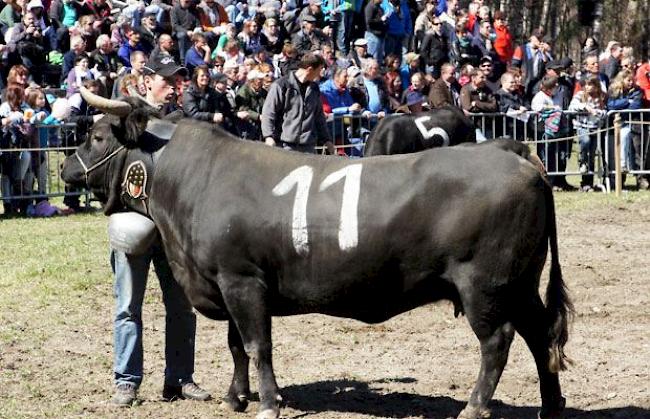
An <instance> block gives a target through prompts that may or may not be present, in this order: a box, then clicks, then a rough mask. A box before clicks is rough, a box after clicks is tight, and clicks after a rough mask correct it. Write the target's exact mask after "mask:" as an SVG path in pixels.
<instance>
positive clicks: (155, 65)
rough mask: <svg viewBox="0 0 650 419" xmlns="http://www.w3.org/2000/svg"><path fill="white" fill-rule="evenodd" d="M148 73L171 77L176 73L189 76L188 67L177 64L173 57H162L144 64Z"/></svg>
mask: <svg viewBox="0 0 650 419" xmlns="http://www.w3.org/2000/svg"><path fill="white" fill-rule="evenodd" d="M144 70H145V72H146V74H158V75H159V76H161V77H171V76H174V75H176V74H178V75H179V76H183V77H187V75H188V71H187V68H185V67H183V66H180V65H178V64H176V62H175V61H174V58H172V57H165V56H163V57H160V58H158V59H157V60H149V61H148V62H147V64H146V65H145V66H144Z"/></svg>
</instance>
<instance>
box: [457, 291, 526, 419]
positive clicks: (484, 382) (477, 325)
mask: <svg viewBox="0 0 650 419" xmlns="http://www.w3.org/2000/svg"><path fill="white" fill-rule="evenodd" d="M472 283H473V284H472V286H470V287H468V288H467V289H466V290H465V291H464V292H463V291H460V296H461V300H462V302H463V307H464V308H465V314H466V315H467V320H468V321H469V324H470V326H471V327H472V330H473V331H474V333H475V334H476V337H477V338H478V339H479V342H480V346H481V369H480V371H479V374H478V379H477V381H476V384H475V385H474V389H473V390H472V394H471V396H470V399H469V402H468V403H467V406H466V407H465V409H463V411H462V412H461V413H460V414H459V415H458V418H459V419H461V418H462V419H478V418H489V417H490V410H489V409H488V403H489V402H490V400H491V399H492V396H493V395H494V391H495V390H496V387H497V384H498V383H499V379H500V378H501V374H502V373H503V369H504V368H505V366H506V362H507V361H508V352H509V350H510V344H511V343H512V339H513V337H514V333H515V330H514V327H513V326H512V324H510V323H508V322H507V321H506V320H505V317H506V316H505V311H506V310H507V306H506V305H505V299H504V298H503V295H502V294H501V293H499V292H498V291H497V293H496V294H495V290H494V289H492V290H485V291H484V290H481V289H480V285H479V284H489V283H491V281H477V280H475V281H472Z"/></svg>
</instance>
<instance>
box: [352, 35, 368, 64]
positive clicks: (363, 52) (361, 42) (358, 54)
mask: <svg viewBox="0 0 650 419" xmlns="http://www.w3.org/2000/svg"><path fill="white" fill-rule="evenodd" d="M353 46H354V48H353V49H352V51H350V54H348V59H349V60H350V61H351V62H352V65H355V66H357V67H359V68H361V67H363V62H364V61H365V60H367V59H368V58H372V56H371V55H370V54H368V41H367V40H365V39H364V38H359V39H357V40H355V41H354V44H353Z"/></svg>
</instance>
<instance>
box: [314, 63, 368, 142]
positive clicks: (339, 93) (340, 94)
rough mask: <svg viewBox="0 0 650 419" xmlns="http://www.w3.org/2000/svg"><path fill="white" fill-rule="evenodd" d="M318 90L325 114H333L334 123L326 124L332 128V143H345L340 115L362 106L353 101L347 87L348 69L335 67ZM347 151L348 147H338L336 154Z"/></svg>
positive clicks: (352, 111)
mask: <svg viewBox="0 0 650 419" xmlns="http://www.w3.org/2000/svg"><path fill="white" fill-rule="evenodd" d="M320 92H321V99H322V102H323V111H324V112H325V115H326V116H329V115H334V123H333V124H328V127H329V129H331V130H332V138H334V145H335V146H341V145H344V144H346V143H347V137H348V135H347V130H346V129H345V126H344V125H343V119H342V118H341V116H343V115H350V114H358V113H359V112H361V111H363V107H362V106H361V105H360V104H359V103H358V102H355V101H354V99H353V98H352V94H351V93H350V89H348V70H347V69H346V68H341V67H337V68H336V70H335V71H334V75H333V76H332V78H331V79H328V80H326V81H325V82H323V83H322V84H321V85H320ZM347 151H348V149H346V150H341V149H339V153H338V154H346V152H347Z"/></svg>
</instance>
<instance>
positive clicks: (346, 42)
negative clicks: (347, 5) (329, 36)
mask: <svg viewBox="0 0 650 419" xmlns="http://www.w3.org/2000/svg"><path fill="white" fill-rule="evenodd" d="M339 17H340V20H339V21H337V22H334V23H336V24H335V25H334V26H335V28H334V29H335V30H336V34H335V35H334V36H333V37H334V38H335V41H336V48H337V49H338V50H339V51H341V52H342V53H343V55H348V53H349V52H350V31H351V30H352V19H353V18H354V14H353V12H352V11H351V10H348V11H344V12H341V13H340V16H339Z"/></svg>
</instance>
